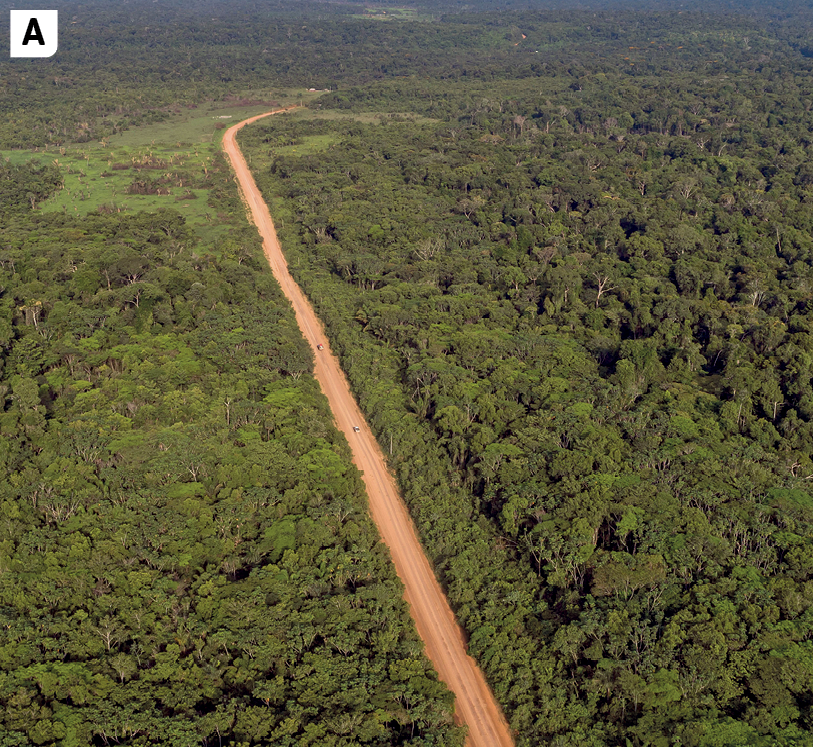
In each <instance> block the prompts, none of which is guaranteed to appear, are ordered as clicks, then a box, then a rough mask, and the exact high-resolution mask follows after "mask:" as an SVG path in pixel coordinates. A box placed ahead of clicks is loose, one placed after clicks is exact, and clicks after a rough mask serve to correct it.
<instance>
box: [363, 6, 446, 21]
mask: <svg viewBox="0 0 813 747" xmlns="http://www.w3.org/2000/svg"><path fill="white" fill-rule="evenodd" d="M350 17H351V18H374V19H375V20H378V21H424V22H427V21H434V20H435V16H433V15H431V14H430V13H424V12H422V11H419V10H415V9H414V8H396V7H392V8H365V9H364V11H363V12H359V13H353V14H351V16H350Z"/></svg>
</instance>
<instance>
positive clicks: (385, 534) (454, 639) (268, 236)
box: [223, 107, 514, 747]
mask: <svg viewBox="0 0 813 747" xmlns="http://www.w3.org/2000/svg"><path fill="white" fill-rule="evenodd" d="M291 108H294V107H287V109H291ZM287 109H278V110H276V111H272V112H267V113H265V114H259V115H257V116H255V117H251V118H249V119H246V120H244V121H242V122H239V123H237V124H236V125H233V126H232V127H230V128H229V129H228V130H226V132H225V134H224V136H223V149H224V150H225V152H226V155H227V156H228V158H229V160H230V161H231V164H232V167H233V168H234V171H235V174H236V176H237V181H238V183H239V185H240V188H241V190H242V193H243V198H244V200H245V202H246V204H247V206H248V209H249V212H250V217H251V219H252V220H253V222H254V223H255V225H256V226H257V228H258V229H259V231H260V234H261V236H262V239H263V250H264V251H265V256H266V258H267V259H268V264H269V265H270V266H271V269H272V271H273V272H274V277H275V278H276V279H277V282H279V284H280V286H281V287H282V290H283V292H284V293H285V295H286V296H287V297H288V299H289V300H290V301H291V304H292V305H293V307H294V312H295V313H296V320H297V322H298V324H299V328H300V329H301V330H302V333H303V334H304V335H305V338H306V339H307V341H308V343H309V344H310V346H311V347H312V348H313V350H314V353H315V357H316V368H315V376H316V380H317V381H318V382H319V385H320V386H321V387H322V391H323V392H324V393H325V395H326V396H327V399H328V402H329V403H330V407H331V409H332V411H333V416H334V418H335V419H336V424H337V425H338V427H339V429H340V430H341V431H342V432H343V433H344V435H345V437H346V438H347V440H348V442H349V443H350V448H351V449H352V451H353V462H354V464H355V465H356V466H357V467H358V468H359V470H361V472H362V475H363V478H364V483H365V485H366V487H367V495H368V496H369V502H370V513H371V515H372V517H373V521H375V523H376V525H377V526H378V531H379V532H380V534H381V537H382V539H383V540H384V542H385V543H386V545H387V547H389V550H390V553H391V555H392V559H393V562H394V563H395V570H396V572H397V573H398V575H399V576H400V578H401V580H402V581H403V583H404V586H405V588H406V592H405V594H404V597H405V598H406V600H407V602H408V603H409V607H410V611H411V613H412V617H413V619H414V620H415V625H416V627H417V629H418V634H419V635H420V637H421V638H422V639H423V642H424V644H425V646H426V653H427V655H428V656H429V659H430V660H431V661H432V664H433V665H434V666H435V669H436V670H437V672H438V675H439V676H440V679H441V680H443V682H445V683H446V685H447V686H448V687H449V689H450V690H451V691H452V692H453V693H454V694H455V700H456V703H455V718H456V720H458V721H459V722H460V723H463V724H465V725H466V726H467V727H468V730H469V735H468V739H467V740H466V744H467V745H468V746H469V747H513V744H514V743H513V740H512V738H511V733H510V730H509V728H508V724H507V723H506V721H505V718H504V716H503V715H502V712H501V710H500V707H499V706H498V705H497V701H496V700H495V698H494V695H493V694H492V692H491V690H490V689H489V687H488V685H487V683H486V680H485V677H484V676H483V673H482V672H481V671H480V669H479V668H478V667H477V665H476V664H475V662H474V660H473V659H472V658H471V657H470V656H469V655H468V654H467V653H466V646H465V642H464V638H463V633H462V631H461V629H460V627H459V626H458V624H457V622H456V620H455V617H454V614H453V613H452V609H451V607H449V603H448V601H447V600H446V597H445V596H444V594H443V591H442V589H441V588H440V584H439V583H438V582H437V579H436V578H435V574H434V573H433V571H432V568H431V567H430V565H429V561H428V560H427V558H426V555H425V554H424V551H423V547H422V546H421V544H420V542H419V541H418V535H417V533H416V531H415V527H414V525H413V523H412V519H411V518H410V516H409V513H408V512H407V509H406V506H405V505H404V502H403V500H402V499H401V497H400V495H399V493H398V489H397V488H396V486H395V482H394V480H393V478H392V476H391V475H390V473H389V470H388V469H387V466H386V463H385V461H384V455H383V454H382V452H381V449H380V448H379V446H378V443H377V442H376V440H375V438H374V437H373V434H372V431H371V430H370V428H369V426H368V425H367V422H366V420H365V419H364V416H363V415H362V413H361V410H360V409H359V407H358V405H357V404H356V401H355V399H354V398H353V395H352V394H351V392H350V385H349V384H348V382H347V379H346V378H345V375H344V372H343V371H342V369H341V367H340V366H339V361H338V359H337V358H336V357H335V356H334V355H333V353H332V352H331V351H330V344H329V342H328V340H327V337H326V336H325V334H324V331H323V329H322V325H321V323H320V321H319V318H318V317H317V316H316V313H315V312H314V310H313V308H312V307H311V305H310V303H309V302H308V300H307V298H306V297H305V294H304V293H303V292H302V291H301V290H300V288H299V286H298V285H297V284H296V283H295V282H294V279H293V278H292V277H291V275H290V273H289V272H288V266H287V264H286V262H285V256H284V255H283V253H282V249H281V248H280V245H279V241H278V240H277V233H276V231H275V230H274V223H273V221H272V220H271V215H270V213H269V212H268V206H267V205H266V204H265V202H264V201H263V198H262V195H261V194H260V190H259V189H258V188H257V185H256V183H255V182H254V178H253V177H252V175H251V172H250V171H249V169H248V166H247V165H246V161H245V159H244V158H243V155H242V153H241V152H240V149H239V148H238V147H237V143H236V141H235V135H236V134H237V131H238V130H239V129H240V128H242V127H244V126H245V125H247V124H251V123H252V122H255V121H256V120H258V119H260V118H262V117H267V116H270V115H272V114H278V113H279V112H282V111H286V110H287ZM317 344H321V345H324V350H317V349H316V346H317ZM353 426H357V427H358V428H359V429H360V430H359V432H358V433H356V432H355V431H354V430H353Z"/></svg>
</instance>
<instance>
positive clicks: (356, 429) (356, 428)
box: [353, 425, 361, 433]
mask: <svg viewBox="0 0 813 747" xmlns="http://www.w3.org/2000/svg"><path fill="white" fill-rule="evenodd" d="M353 430H354V431H355V432H356V433H358V432H359V431H360V430H361V428H359V427H358V426H357V425H354V426H353Z"/></svg>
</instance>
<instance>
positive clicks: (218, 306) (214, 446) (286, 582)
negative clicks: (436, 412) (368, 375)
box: [0, 159, 461, 747]
mask: <svg viewBox="0 0 813 747" xmlns="http://www.w3.org/2000/svg"><path fill="white" fill-rule="evenodd" d="M58 177H59V170H58V169H57V168H56V167H54V166H53V165H48V166H46V165H39V164H37V163H36V162H34V163H30V164H28V165H26V166H16V167H13V166H11V165H9V164H4V165H2V166H0V194H2V196H3V206H4V210H3V214H2V224H3V228H4V230H3V237H2V241H1V242H0V346H2V359H0V363H2V368H0V403H1V404H2V407H0V508H1V510H2V517H3V520H2V529H1V530H0V624H1V625H2V630H3V635H2V638H0V703H1V704H2V705H1V706H0V744H2V745H4V747H11V746H12V745H15V746H16V745H20V746H22V745H48V744H59V745H64V746H65V747H68V746H69V745H77V746H78V745H87V744H105V745H106V744H111V743H117V744H132V745H173V746H174V745H200V744H233V745H238V744H241V745H249V744H274V745H305V744H310V745H318V746H319V747H321V746H322V745H350V744H359V743H364V744H387V745H391V744H414V745H419V744H427V745H428V744H432V745H459V744H460V743H461V741H460V735H459V730H458V729H457V728H456V727H453V726H452V725H451V705H452V704H451V696H450V694H449V693H448V691H447V690H446V688H445V687H444V686H443V685H441V684H440V683H439V682H438V681H437V677H436V675H435V673H434V672H433V671H432V669H431V666H430V665H429V662H428V661H427V659H426V658H425V656H424V655H423V652H422V645H421V643H420V641H419V640H418V638H417V635H416V633H415V631H414V628H413V626H412V623H411V621H410V620H409V618H408V613H407V609H406V604H405V602H404V601H403V600H402V598H401V594H402V587H401V584H400V582H399V581H398V580H397V579H396V577H395V574H394V571H393V569H392V566H391V564H390V561H389V558H388V557H387V555H386V553H385V551H384V550H383V549H382V545H381V544H380V542H379V539H378V536H377V534H376V532H375V528H374V526H373V524H372V522H371V520H370V518H369V517H368V515H367V512H366V499H365V498H364V494H363V488H362V484H361V480H360V479H359V476H358V473H357V472H356V470H355V468H354V467H353V466H352V465H351V463H350V455H349V450H348V448H347V445H346V443H344V441H343V440H342V439H340V437H339V436H338V435H337V432H336V430H335V428H334V427H333V425H332V422H331V417H330V413H329V411H328V410H327V404H326V401H325V400H324V398H323V397H322V395H321V393H320V392H319V390H318V387H317V385H316V384H315V382H314V380H313V378H312V376H311V370H312V365H313V360H312V356H311V354H310V351H309V349H308V348H307V346H306V344H305V342H304V340H303V339H302V337H301V335H300V333H299V331H298V329H297V327H296V323H295V321H294V317H293V313H292V311H291V310H290V308H289V306H288V305H287V302H285V300H284V297H283V296H282V294H281V292H280V291H279V288H278V287H277V286H276V284H275V283H274V281H273V278H272V277H271V275H270V272H269V271H268V270H267V268H266V267H265V266H264V264H263V260H262V259H261V256H262V255H261V252H260V249H259V245H258V241H257V239H256V238H255V233H254V231H253V229H251V228H249V227H248V225H247V224H246V221H245V218H244V217H243V215H242V206H241V204H240V202H239V200H238V199H237V195H236V188H235V187H234V186H233V185H231V184H230V183H229V180H228V168H227V166H226V164H225V162H224V161H223V160H222V159H219V160H218V161H217V163H216V165H215V166H214V168H210V169H209V170H208V175H207V179H208V181H209V186H210V187H213V189H212V194H213V195H214V197H213V198H212V210H213V211H217V214H218V216H219V219H220V221H221V222H226V223H231V225H232V230H231V233H230V237H229V238H228V239H227V240H225V241H221V242H219V243H218V245H217V246H208V245H205V244H202V243H201V242H200V241H198V240H196V238H195V237H194V236H193V235H192V233H191V232H190V231H189V230H188V228H187V227H186V225H185V222H184V219H183V217H182V216H181V215H180V214H179V213H178V212H177V211H176V210H172V209H166V210H160V211H158V212H153V213H133V214H119V213H113V214H105V213H97V214H95V215H94V214H90V215H87V216H78V217H74V216H67V215H63V214H60V213H51V214H47V213H44V214H37V213H36V212H32V210H31V207H32V204H36V203H37V201H39V200H41V199H42V198H43V197H45V196H47V194H48V193H49V192H50V191H52V190H53V189H54V188H55V187H56V186H58V183H59V178H58ZM192 183H194V182H192Z"/></svg>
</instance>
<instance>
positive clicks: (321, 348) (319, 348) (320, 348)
mask: <svg viewBox="0 0 813 747" xmlns="http://www.w3.org/2000/svg"><path fill="white" fill-rule="evenodd" d="M316 349H317V350H324V349H325V346H324V345H317V346H316Z"/></svg>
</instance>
